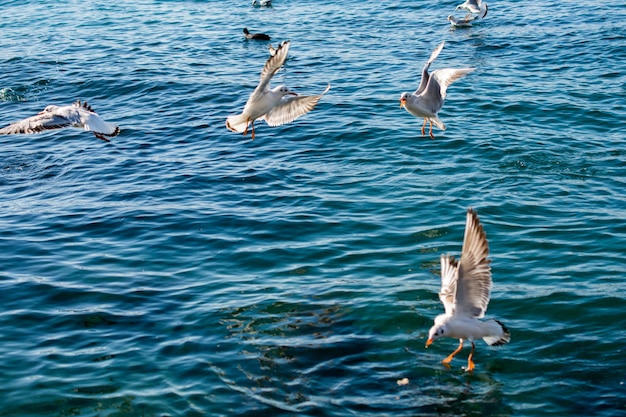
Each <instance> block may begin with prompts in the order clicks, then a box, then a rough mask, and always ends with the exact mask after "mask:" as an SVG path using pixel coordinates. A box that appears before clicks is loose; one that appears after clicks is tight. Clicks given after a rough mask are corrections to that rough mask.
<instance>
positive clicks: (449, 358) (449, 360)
mask: <svg viewBox="0 0 626 417" xmlns="http://www.w3.org/2000/svg"><path fill="white" fill-rule="evenodd" d="M459 342H461V343H460V344H459V347H458V348H456V350H455V351H454V352H452V353H451V354H450V355H448V357H447V358H445V359H444V360H442V361H441V362H443V363H445V364H446V365H447V364H449V363H450V362H451V361H452V359H454V356H455V355H456V354H457V353H459V352H460V351H461V349H463V339H459Z"/></svg>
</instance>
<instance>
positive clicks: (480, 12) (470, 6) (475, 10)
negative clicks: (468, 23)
mask: <svg viewBox="0 0 626 417" xmlns="http://www.w3.org/2000/svg"><path fill="white" fill-rule="evenodd" d="M459 9H463V10H467V11H468V12H469V13H470V14H476V15H477V16H478V17H480V18H481V19H484V18H485V16H487V12H488V11H489V7H488V6H487V3H484V2H483V1H482V0H465V2H464V3H461V4H459V5H458V6H456V9H454V10H459Z"/></svg>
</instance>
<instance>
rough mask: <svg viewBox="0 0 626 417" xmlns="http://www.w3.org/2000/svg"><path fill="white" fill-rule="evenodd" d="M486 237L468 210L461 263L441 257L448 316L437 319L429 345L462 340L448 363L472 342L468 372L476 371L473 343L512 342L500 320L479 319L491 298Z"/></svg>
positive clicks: (443, 291) (442, 284)
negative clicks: (482, 341)
mask: <svg viewBox="0 0 626 417" xmlns="http://www.w3.org/2000/svg"><path fill="white" fill-rule="evenodd" d="M487 256H489V246H488V242H487V236H486V234H485V231H484V230H483V227H482V225H481V224H480V220H479V219H478V215H477V214H476V211H474V210H473V209H471V208H470V209H468V210H467V220H466V224H465V236H464V238H463V249H462V252H461V260H460V261H457V260H456V259H455V258H454V257H452V256H449V255H441V291H440V292H439V299H440V300H441V302H442V303H443V306H444V309H445V313H444V314H440V315H439V316H437V317H436V318H435V324H434V325H433V326H432V327H431V329H430V331H429V332H428V341H427V342H426V346H427V347H428V346H430V345H431V344H432V343H433V342H434V341H435V340H437V339H439V338H440V337H452V338H456V339H459V341H460V344H459V347H458V348H457V349H456V350H455V351H454V352H452V353H451V354H450V355H449V356H448V357H447V358H445V359H444V360H443V363H444V364H446V365H447V364H449V363H450V361H452V359H453V358H454V356H455V355H456V354H457V353H459V352H460V351H461V349H462V348H463V341H464V340H469V341H470V342H471V343H472V351H471V353H470V355H469V357H468V360H467V368H466V370H467V371H472V370H473V369H474V361H473V356H474V348H475V346H474V340H477V339H483V340H484V341H485V342H486V343H487V344H488V345H490V346H499V345H503V344H505V343H508V342H509V341H510V340H511V334H510V332H509V330H508V329H507V328H506V327H505V326H504V325H503V324H502V323H501V322H499V321H498V320H494V319H491V320H485V321H481V320H478V319H480V318H483V317H484V316H485V313H486V312H487V305H488V304H489V299H490V296H491V286H492V280H491V266H490V263H491V261H490V260H488V259H487Z"/></svg>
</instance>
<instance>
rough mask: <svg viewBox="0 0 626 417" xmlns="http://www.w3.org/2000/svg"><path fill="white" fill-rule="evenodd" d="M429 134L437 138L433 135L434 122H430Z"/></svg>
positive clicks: (432, 137)
mask: <svg viewBox="0 0 626 417" xmlns="http://www.w3.org/2000/svg"><path fill="white" fill-rule="evenodd" d="M428 134H429V135H430V138H431V139H435V136H433V122H430V131H429V132H428Z"/></svg>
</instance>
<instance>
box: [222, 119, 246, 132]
mask: <svg viewBox="0 0 626 417" xmlns="http://www.w3.org/2000/svg"><path fill="white" fill-rule="evenodd" d="M247 125H248V121H247V119H246V117H244V115H243V114H238V115H236V116H228V117H227V118H226V128H227V129H228V130H230V131H231V132H237V133H243V132H245V130H246V126H247Z"/></svg>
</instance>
